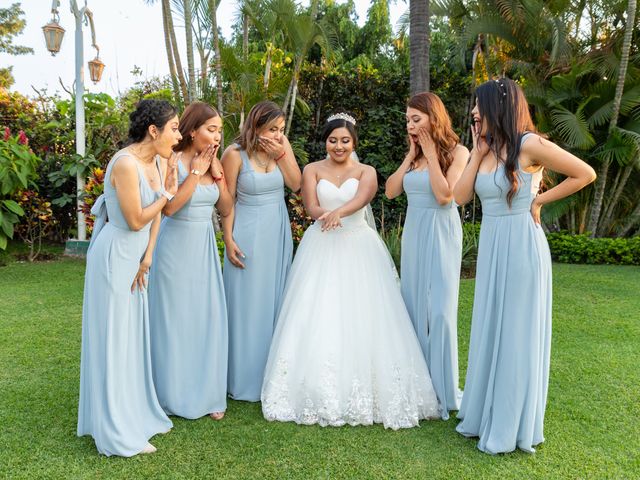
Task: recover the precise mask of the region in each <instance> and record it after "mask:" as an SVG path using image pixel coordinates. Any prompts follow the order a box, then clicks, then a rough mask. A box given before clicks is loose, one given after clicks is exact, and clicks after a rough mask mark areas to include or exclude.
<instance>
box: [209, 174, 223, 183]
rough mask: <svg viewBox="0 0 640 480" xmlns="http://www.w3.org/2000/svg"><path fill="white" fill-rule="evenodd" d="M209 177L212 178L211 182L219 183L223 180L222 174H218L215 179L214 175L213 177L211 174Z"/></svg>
mask: <svg viewBox="0 0 640 480" xmlns="http://www.w3.org/2000/svg"><path fill="white" fill-rule="evenodd" d="M211 176H212V177H213V181H214V182H219V181H220V180H222V179H223V178H224V172H220V175H219V176H217V177H216V176H215V175H213V174H212V175H211Z"/></svg>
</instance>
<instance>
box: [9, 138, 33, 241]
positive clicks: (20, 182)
mask: <svg viewBox="0 0 640 480" xmlns="http://www.w3.org/2000/svg"><path fill="white" fill-rule="evenodd" d="M39 163H40V159H39V158H38V157H37V156H36V155H35V154H34V153H33V152H32V151H31V149H30V148H29V140H28V138H27V136H26V135H25V133H24V132H23V131H22V130H21V131H20V132H19V133H18V135H15V136H12V135H11V131H10V130H9V128H6V129H5V131H4V136H3V138H2V140H0V250H4V249H5V248H6V247H7V241H8V239H10V238H13V233H14V229H15V225H16V224H17V223H18V222H19V221H20V217H21V216H23V215H24V210H23V209H22V207H20V205H19V204H18V203H17V202H16V201H15V197H16V195H17V194H18V192H19V191H20V190H24V189H29V188H30V187H32V186H34V179H35V177H36V169H37V167H38V164H39Z"/></svg>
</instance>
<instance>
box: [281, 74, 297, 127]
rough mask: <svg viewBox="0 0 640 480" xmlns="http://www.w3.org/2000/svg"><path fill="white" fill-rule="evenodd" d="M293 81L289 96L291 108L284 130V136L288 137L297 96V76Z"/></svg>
mask: <svg viewBox="0 0 640 480" xmlns="http://www.w3.org/2000/svg"><path fill="white" fill-rule="evenodd" d="M293 78H294V80H293V92H292V94H291V108H290V110H289V116H288V118H287V128H286V129H285V132H284V134H285V135H286V136H289V130H291V122H292V120H293V112H294V111H295V109H296V96H297V94H298V78H297V75H294V77H293Z"/></svg>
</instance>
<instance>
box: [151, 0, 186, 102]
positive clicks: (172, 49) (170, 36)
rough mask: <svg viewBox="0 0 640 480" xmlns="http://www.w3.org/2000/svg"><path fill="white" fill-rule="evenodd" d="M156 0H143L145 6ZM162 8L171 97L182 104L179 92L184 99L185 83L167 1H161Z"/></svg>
mask: <svg viewBox="0 0 640 480" xmlns="http://www.w3.org/2000/svg"><path fill="white" fill-rule="evenodd" d="M156 1H157V0H144V3H146V4H147V5H154V4H155V3H156ZM160 3H161V6H162V30H163V32H164V46H165V49H166V54H167V63H168V64H169V74H170V75H171V83H172V85H173V95H174V97H175V99H176V102H177V103H182V101H181V97H180V92H181V89H182V95H183V98H186V92H187V89H186V82H185V81H184V76H183V75H182V67H181V66H180V67H178V68H176V65H180V56H179V55H178V56H177V57H176V56H175V55H176V54H178V50H177V46H176V45H175V43H174V42H175V31H174V30H173V19H172V15H171V5H170V3H169V0H161V2H160Z"/></svg>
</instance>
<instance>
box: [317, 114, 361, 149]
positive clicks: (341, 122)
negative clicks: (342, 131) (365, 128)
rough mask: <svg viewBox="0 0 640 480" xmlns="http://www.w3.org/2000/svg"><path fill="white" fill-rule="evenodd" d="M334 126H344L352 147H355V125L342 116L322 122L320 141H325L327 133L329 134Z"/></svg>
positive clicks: (356, 144)
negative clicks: (351, 140)
mask: <svg viewBox="0 0 640 480" xmlns="http://www.w3.org/2000/svg"><path fill="white" fill-rule="evenodd" d="M336 128H346V129H347V130H348V131H349V134H350V135H351V138H352V139H353V148H354V149H355V148H356V147H357V146H358V132H356V126H355V125H354V124H353V123H351V122H350V121H348V120H345V119H344V118H336V119H334V120H331V121H329V122H327V123H325V124H324V128H323V129H322V141H323V142H326V141H327V138H329V135H331V132H333V131H334V130H335V129H336Z"/></svg>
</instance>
